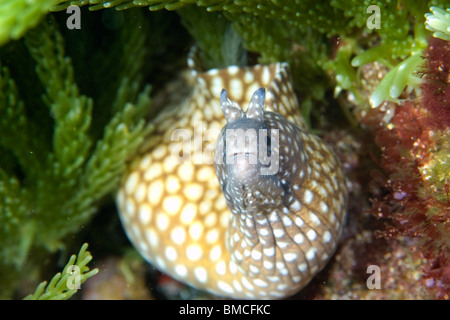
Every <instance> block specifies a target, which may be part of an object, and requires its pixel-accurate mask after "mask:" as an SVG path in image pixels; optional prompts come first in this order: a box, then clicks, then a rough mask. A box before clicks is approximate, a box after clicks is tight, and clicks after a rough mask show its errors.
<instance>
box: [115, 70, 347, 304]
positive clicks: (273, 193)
mask: <svg viewBox="0 0 450 320" xmlns="http://www.w3.org/2000/svg"><path fill="white" fill-rule="evenodd" d="M193 76H194V78H193V80H194V84H193V88H192V90H191V91H190V93H189V94H188V96H187V97H186V98H185V99H184V100H182V101H181V102H178V103H177V104H174V105H170V106H167V108H165V109H164V110H163V111H162V113H161V114H159V115H158V116H157V117H156V118H155V119H154V120H153V124H154V126H155V128H154V131H153V132H152V135H151V136H150V138H149V139H148V141H146V143H145V144H144V146H143V147H142V149H141V151H140V153H139V154H138V156H136V158H135V159H133V161H131V164H130V166H129V169H128V171H127V174H126V175H125V177H124V179H123V182H122V184H121V187H120V189H119V191H118V194H117V205H118V208H119V213H120V217H121V221H122V224H123V226H124V228H125V230H126V233H127V235H128V237H129V239H130V240H131V242H132V243H133V245H134V246H135V247H136V248H137V250H138V251H139V252H140V253H141V254H142V255H143V256H144V257H145V259H146V260H148V261H149V262H150V263H151V264H153V265H154V266H155V267H156V268H158V269H159V270H160V271H162V272H164V273H167V274H169V275H171V276H172V277H174V278H175V279H177V280H179V281H182V282H185V283H187V284H189V285H191V286H194V287H196V288H199V289H204V290H207V291H209V292H211V293H214V294H217V295H220V296H227V297H231V298H247V299H273V298H278V299H279V298H284V297H288V296H290V295H292V294H294V293H296V292H298V291H299V290H300V289H302V288H303V287H304V286H305V285H306V284H307V283H308V282H309V281H310V280H311V279H312V278H313V277H314V275H316V274H317V273H318V272H319V271H320V270H321V269H322V268H323V267H324V266H325V265H326V263H327V262H328V261H329V259H330V257H331V256H332V255H333V253H334V251H335V250H336V246H337V244H338V240H339V237H340V234H341V232H342V228H343V225H344V222H345V216H346V203H347V186H346V179H345V177H344V173H343V170H342V168H341V165H340V163H339V160H338V159H337V157H336V156H335V154H334V153H333V151H332V149H331V148H330V147H329V146H328V145H326V144H325V143H324V142H323V141H321V139H320V138H318V137H317V136H315V135H313V134H311V133H309V132H308V130H307V128H306V125H305V123H304V121H303V119H302V117H301V115H300V112H299V105H298V101H297V98H296V96H295V94H294V90H293V86H292V81H291V78H290V73H289V67H288V65H287V64H286V63H276V64H271V65H256V66H253V67H236V66H231V67H228V68H224V69H213V70H210V71H207V72H203V73H195V74H194V75H193ZM224 88H225V89H226V91H225V90H223V89H224ZM260 88H265V89H260ZM240 106H249V107H248V109H247V110H246V111H244V110H242V109H241V107H240ZM224 113H225V116H224ZM227 129H243V130H244V132H247V131H246V130H247V129H252V130H253V129H254V132H256V133H257V134H256V135H250V136H246V139H247V140H244V141H247V142H248V141H253V140H252V139H256V140H254V141H257V142H258V144H257V145H258V146H260V145H262V146H263V147H262V149H261V150H260V151H264V152H262V154H263V157H259V153H255V149H252V148H250V149H249V147H248V146H247V147H246V146H244V150H243V149H242V146H239V145H233V144H232V143H231V142H230V141H229V140H227V139H226V132H227ZM249 132H250V131H249ZM259 132H262V135H259ZM264 132H265V133H264ZM218 137H219V138H218ZM215 150H216V151H215ZM217 150H219V151H217ZM257 150H259V149H257ZM258 152H259V151H258ZM253 154H255V158H251V159H250V157H251V156H252V155H253ZM227 155H229V156H230V159H233V160H234V162H233V163H228V162H227V161H226V160H229V159H228V158H227ZM252 159H256V162H254V161H253V162H251V161H250V160H252ZM250 162H251V163H250ZM263 171H264V172H263Z"/></svg>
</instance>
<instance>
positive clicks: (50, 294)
mask: <svg viewBox="0 0 450 320" xmlns="http://www.w3.org/2000/svg"><path fill="white" fill-rule="evenodd" d="M87 247H88V244H87V243H85V244H83V245H82V246H81V249H80V252H79V253H78V256H77V255H75V254H74V255H72V256H71V257H70V259H69V261H68V262H67V264H66V266H65V267H64V269H63V271H62V272H58V273H57V274H56V275H55V276H54V277H53V278H52V279H51V280H50V282H49V283H48V285H47V281H44V282H41V283H40V284H39V285H38V287H37V288H36V290H35V292H34V293H33V294H30V295H28V296H26V297H25V298H24V300H67V299H69V298H71V297H72V296H73V295H74V294H75V293H76V292H77V291H78V290H79V289H80V286H81V285H82V284H83V283H84V282H86V280H87V279H89V278H90V277H92V276H94V275H96V274H97V273H98V269H97V268H96V269H92V270H90V269H89V267H88V266H87V264H88V263H89V262H90V261H91V260H92V255H91V253H90V252H89V251H87Z"/></svg>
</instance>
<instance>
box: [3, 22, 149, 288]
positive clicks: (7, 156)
mask: <svg viewBox="0 0 450 320" xmlns="http://www.w3.org/2000/svg"><path fill="white" fill-rule="evenodd" d="M134 17H135V19H134V20H129V24H128V26H127V25H125V26H124V28H123V32H125V33H127V32H128V33H129V32H132V31H130V30H139V29H138V28H136V27H134V26H135V24H136V25H141V26H142V25H143V24H145V21H144V20H143V17H142V16H141V15H139V14H138V15H134ZM49 22H50V23H49ZM49 22H47V21H45V22H43V23H42V24H40V25H39V26H38V27H37V28H36V29H33V30H32V31H30V32H28V33H27V35H26V38H25V43H26V47H27V48H28V52H29V54H30V56H31V57H32V59H33V60H34V61H35V63H36V76H37V79H38V81H39V82H40V83H38V84H32V86H34V87H36V88H35V90H37V91H39V89H41V88H42V89H44V92H43V93H42V101H41V104H42V105H43V108H44V109H43V110H44V111H45V109H47V112H48V115H50V119H51V120H50V123H52V124H53V127H52V129H51V128H50V130H48V128H44V127H42V124H45V123H48V122H47V121H45V120H43V119H42V118H41V115H42V112H41V113H39V112H37V111H38V109H39V108H40V102H38V101H35V102H34V104H32V105H30V104H29V103H30V101H29V100H26V101H24V100H23V99H21V96H22V95H21V93H23V92H21V91H20V90H19V89H20V88H18V85H17V84H16V81H15V80H14V79H13V77H12V76H11V74H12V73H11V72H10V69H11V68H12V69H15V68H14V67H15V65H11V66H9V67H8V66H6V65H3V66H2V67H1V69H0V151H1V152H2V154H4V156H3V157H2V160H1V161H0V165H1V166H0V199H1V200H0V228H1V232H0V242H1V243H2V250H0V258H1V259H0V261H1V262H0V282H1V283H2V286H3V290H2V292H1V294H2V295H3V296H8V295H9V294H10V290H11V289H12V288H13V287H14V283H15V281H17V280H19V279H20V277H21V272H24V270H25V269H26V268H29V266H28V264H29V263H28V262H29V261H28V259H29V256H30V253H33V255H31V258H32V259H39V258H38V257H39V256H40V255H41V253H42V252H54V251H55V250H56V249H59V248H64V247H65V245H64V242H65V239H66V238H67V236H68V235H73V234H75V233H76V232H78V231H79V230H80V227H81V226H82V225H84V224H86V223H88V222H89V221H90V219H91V217H92V216H93V214H94V213H95V212H96V211H97V209H98V206H99V204H100V200H102V199H103V198H104V197H105V196H106V195H108V194H110V193H111V192H113V191H114V190H115V188H116V187H117V185H118V182H119V179H120V177H121V175H122V173H123V172H124V171H125V168H126V161H127V159H128V158H129V157H130V156H132V154H134V152H135V151H136V150H137V148H138V146H139V145H140V144H141V143H142V141H143V139H144V136H146V135H147V134H148V133H149V132H150V131H151V127H150V126H146V124H145V120H144V115H145V114H146V113H147V112H148V110H149V107H150V106H151V101H150V98H149V94H150V87H149V86H145V87H144V89H142V90H140V89H139V88H140V87H141V85H140V84H139V83H140V82H141V81H142V76H138V75H137V71H136V74H134V75H135V79H134V80H133V81H130V80H129V78H127V77H123V78H121V80H120V81H119V82H118V83H116V84H115V82H111V83H109V88H111V89H113V90H116V94H115V95H112V96H113V98H112V99H111V98H109V99H105V98H103V99H101V98H100V96H102V95H99V97H97V99H96V100H95V101H94V99H93V98H91V97H88V96H86V95H84V94H82V93H81V92H80V89H79V88H78V85H77V84H76V82H75V79H74V78H75V77H74V69H73V66H72V63H71V60H70V59H69V58H68V57H66V55H65V51H64V39H63V37H62V36H61V34H60V32H59V31H58V28H57V26H56V22H55V20H54V19H52V18H51V17H49ZM130 24H131V26H130ZM138 34H139V36H137V37H136V36H134V37H129V38H128V40H129V42H128V43H127V44H126V45H124V48H123V49H124V50H127V52H128V54H129V56H128V57H127V58H124V59H123V61H122V62H121V63H117V65H116V67H117V70H116V71H117V72H123V70H122V68H127V67H128V66H129V64H130V61H129V60H133V61H134V62H135V63H136V65H143V64H144V63H145V59H146V57H145V55H142V54H141V52H145V50H143V46H144V43H145V41H143V40H142V39H140V37H145V34H144V33H141V32H138ZM16 49H17V48H16ZM119 54H120V52H119ZM131 71H132V70H131ZM130 75H131V76H132V75H133V73H132V74H130ZM30 78H31V79H34V78H33V77H30ZM139 79H141V80H139ZM28 82H29V81H28ZM26 83H27V79H21V84H22V85H24V84H26ZM32 86H28V87H26V88H24V89H23V91H25V92H26V91H27V90H30V89H29V88H30V87H32ZM107 88H108V87H107ZM102 93H103V96H111V94H110V91H109V90H106V91H104V92H102ZM29 94H31V92H29ZM108 100H109V101H111V100H112V103H111V105H98V106H97V108H99V109H109V110H110V112H112V115H111V118H110V120H109V121H107V123H106V124H105V126H104V128H102V129H103V130H102V131H103V132H102V133H101V134H100V135H99V137H98V138H96V135H95V134H94V133H95V132H96V131H98V129H99V128H92V122H93V111H94V109H95V108H96V106H95V104H96V103H95V102H96V101H97V102H104V101H108ZM41 111H42V110H41ZM101 114H105V112H103V113H101ZM106 114H107V113H106ZM103 121H104V120H103ZM94 129H95V130H94ZM44 230H45V232H44ZM35 269H38V268H35ZM34 271H37V270H34Z"/></svg>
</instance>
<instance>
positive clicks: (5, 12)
mask: <svg viewBox="0 0 450 320" xmlns="http://www.w3.org/2000/svg"><path fill="white" fill-rule="evenodd" d="M59 2H61V0H31V1H30V0H2V1H0V45H2V44H4V43H6V42H8V41H9V40H16V39H19V38H20V37H22V36H23V35H24V34H25V32H26V31H27V30H28V29H29V28H32V27H35V26H36V25H37V24H38V23H39V22H40V21H41V19H42V18H43V17H44V16H45V15H46V14H47V13H48V12H49V10H50V9H51V8H53V7H54V6H55V5H57V4H58V3H59Z"/></svg>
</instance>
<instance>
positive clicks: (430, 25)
mask: <svg viewBox="0 0 450 320" xmlns="http://www.w3.org/2000/svg"><path fill="white" fill-rule="evenodd" d="M430 11H431V12H432V13H427V14H426V15H425V17H426V18H427V21H426V28H427V29H428V30H430V31H433V36H434V37H436V38H440V39H443V40H447V41H450V8H449V9H447V10H443V9H441V8H438V7H431V8H430Z"/></svg>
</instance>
